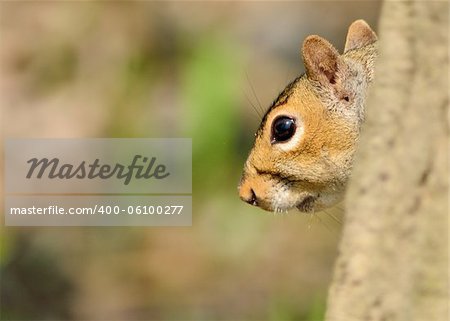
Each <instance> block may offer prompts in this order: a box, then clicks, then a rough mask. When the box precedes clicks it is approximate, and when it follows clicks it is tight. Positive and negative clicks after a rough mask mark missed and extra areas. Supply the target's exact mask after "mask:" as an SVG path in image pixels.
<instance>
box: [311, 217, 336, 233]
mask: <svg viewBox="0 0 450 321" xmlns="http://www.w3.org/2000/svg"><path fill="white" fill-rule="evenodd" d="M313 215H314V216H315V217H316V218H317V219H318V220H319V222H320V223H321V224H322V225H323V226H324V227H325V228H326V229H327V230H328V232H330V233H333V232H334V231H333V230H332V229H331V228H330V226H328V224H326V223H325V221H323V220H322V219H321V218H320V217H319V215H317V214H316V213H314V214H313Z"/></svg>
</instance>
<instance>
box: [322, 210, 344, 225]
mask: <svg viewBox="0 0 450 321" xmlns="http://www.w3.org/2000/svg"><path fill="white" fill-rule="evenodd" d="M323 212H324V213H325V214H327V215H328V216H329V217H331V218H332V219H333V220H334V221H335V222H336V223H338V225H342V221H341V220H339V219H338V218H337V217H336V216H335V215H333V214H332V213H331V212H328V211H326V210H323Z"/></svg>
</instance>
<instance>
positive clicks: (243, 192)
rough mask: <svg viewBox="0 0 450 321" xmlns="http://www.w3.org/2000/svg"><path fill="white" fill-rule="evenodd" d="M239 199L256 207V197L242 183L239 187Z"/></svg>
mask: <svg viewBox="0 0 450 321" xmlns="http://www.w3.org/2000/svg"><path fill="white" fill-rule="evenodd" d="M239 197H240V198H241V200H243V201H244V202H246V203H248V204H250V205H254V206H258V197H257V196H256V194H255V191H254V190H253V188H251V187H250V185H249V184H245V183H244V184H241V186H239Z"/></svg>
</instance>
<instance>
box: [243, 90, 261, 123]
mask: <svg viewBox="0 0 450 321" xmlns="http://www.w3.org/2000/svg"><path fill="white" fill-rule="evenodd" d="M242 92H243V93H244V96H245V98H246V99H247V101H248V103H249V104H250V106H252V108H253V110H254V112H255V113H256V114H257V115H258V120H259V121H261V120H262V117H263V116H262V114H261V111H260V110H259V109H258V108H256V106H255V105H254V104H253V103H252V101H251V100H250V98H249V97H248V95H247V93H246V92H245V90H243V89H242Z"/></svg>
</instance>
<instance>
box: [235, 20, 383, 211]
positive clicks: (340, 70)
mask: <svg viewBox="0 0 450 321" xmlns="http://www.w3.org/2000/svg"><path fill="white" fill-rule="evenodd" d="M302 56H303V62H304V65H305V71H306V72H305V74H303V75H301V76H300V77H298V78H296V79H295V80H294V81H292V82H291V83H290V84H289V85H287V87H286V88H285V89H284V90H283V91H282V92H281V94H280V95H279V96H278V98H277V99H275V101H274V102H273V103H272V105H271V106H270V108H269V109H268V110H267V112H266V114H265V115H264V117H263V119H262V121H261V125H260V126H259V129H258V130H257V132H256V134H255V142H254V146H253V148H252V150H251V151H250V154H249V156H248V159H247V161H246V162H245V165H244V170H243V174H242V177H241V180H240V183H239V186H238V190H239V196H240V198H241V199H242V200H243V201H245V202H247V203H249V204H251V205H254V206H258V207H260V208H262V209H264V210H267V211H272V212H286V211H288V210H290V209H295V208H297V209H298V210H299V211H301V212H305V213H308V212H314V211H320V210H323V209H326V208H329V207H332V206H334V205H335V204H337V203H339V202H340V201H341V200H342V199H343V197H344V194H345V189H346V185H347V182H348V180H349V177H350V174H351V169H352V164H353V158H354V154H355V150H356V147H357V143H358V138H359V133H360V129H361V125H362V123H363V122H364V107H365V100H366V96H367V91H368V88H369V85H370V83H371V82H372V80H373V77H374V64H375V60H376V57H377V36H376V34H375V32H374V31H373V30H372V29H371V28H370V26H369V25H368V24H367V23H366V22H365V21H364V20H356V21H354V22H353V23H352V24H351V25H350V27H349V29H348V33H347V37H346V42H345V49H344V53H343V54H342V55H340V54H339V53H338V51H337V49H336V48H334V47H333V46H332V45H331V44H330V43H329V42H328V41H327V40H325V39H323V38H322V37H319V36H317V35H312V36H308V37H307V38H306V39H305V40H304V42H303V46H302Z"/></svg>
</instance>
